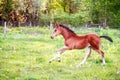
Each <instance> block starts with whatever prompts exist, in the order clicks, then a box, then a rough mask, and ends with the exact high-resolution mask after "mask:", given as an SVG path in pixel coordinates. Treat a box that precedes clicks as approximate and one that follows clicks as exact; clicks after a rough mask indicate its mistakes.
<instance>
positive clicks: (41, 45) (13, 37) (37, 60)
mask: <svg viewBox="0 0 120 80" xmlns="http://www.w3.org/2000/svg"><path fill="white" fill-rule="evenodd" d="M2 29H3V27H0V80H120V30H119V29H109V28H108V29H102V28H101V29H99V28H83V27H79V28H72V30H74V31H75V32H76V33H77V34H79V35H84V34H87V33H96V34H98V35H107V36H110V37H112V39H113V41H114V42H113V43H111V42H109V41H107V40H105V39H101V41H102V45H101V48H102V50H103V51H104V52H105V60H106V65H105V66H102V65H101V64H102V61H101V55H99V54H98V53H96V52H95V51H93V50H92V54H91V56H90V58H89V59H88V60H87V62H86V63H85V64H84V65H83V66H81V67H80V68H76V65H77V64H79V63H80V62H81V61H82V59H83V58H84V56H85V52H86V50H87V49H83V50H72V51H66V52H64V53H63V55H61V60H62V62H60V63H59V62H58V61H57V60H56V61H54V62H53V63H51V64H49V63H48V61H49V60H50V59H51V58H52V57H53V56H54V55H55V54H56V52H57V50H59V48H61V47H62V46H63V45H64V40H63V38H62V37H61V36H58V37H56V38H55V39H53V40H52V39H51V38H50V35H51V32H52V29H50V28H49V27H42V28H41V27H19V28H11V32H9V33H7V36H6V38H4V34H3V32H2Z"/></svg>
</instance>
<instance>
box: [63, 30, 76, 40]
mask: <svg viewBox="0 0 120 80" xmlns="http://www.w3.org/2000/svg"><path fill="white" fill-rule="evenodd" d="M61 35H62V36H63V37H64V39H65V40H67V39H69V38H71V37H73V36H76V34H75V33H72V32H70V31H67V30H65V29H63V30H62V33H61Z"/></svg>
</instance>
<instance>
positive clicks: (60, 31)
mask: <svg viewBox="0 0 120 80" xmlns="http://www.w3.org/2000/svg"><path fill="white" fill-rule="evenodd" d="M57 35H62V36H63V38H64V45H65V46H64V47H62V48H61V49H60V50H59V51H58V52H57V55H56V56H54V57H53V58H52V59H51V60H50V61H49V63H51V62H52V61H53V60H55V59H56V58H58V61H59V62H60V61H61V60H60V55H61V54H62V53H63V52H64V51H65V50H72V49H84V48H86V47H88V51H87V53H86V56H85V57H84V59H83V61H82V62H81V63H80V64H78V65H77V67H79V66H81V65H82V64H84V63H85V61H86V60H87V58H88V57H89V56H90V54H91V49H93V50H95V51H96V52H98V53H99V54H101V56H102V63H103V65H105V59H104V52H103V51H102V50H101V49H100V45H101V42H100V38H105V39H107V40H109V41H110V42H113V40H112V39H111V38H110V37H108V36H98V35H96V34H86V35H84V36H78V35H77V34H75V33H74V32H73V31H72V30H71V29H69V28H68V27H66V26H64V25H62V24H56V26H55V28H54V30H53V33H52V36H51V38H52V39H54V38H55V37H56V36H57Z"/></svg>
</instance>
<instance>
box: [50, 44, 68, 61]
mask: <svg viewBox="0 0 120 80" xmlns="http://www.w3.org/2000/svg"><path fill="white" fill-rule="evenodd" d="M65 50H70V48H68V47H66V46H64V47H63V48H61V49H60V50H59V51H58V52H57V54H56V55H55V56H54V57H53V58H52V59H51V60H50V61H49V63H51V62H52V61H54V60H55V59H56V58H58V62H61V60H60V55H61V54H62V53H63V52H65Z"/></svg>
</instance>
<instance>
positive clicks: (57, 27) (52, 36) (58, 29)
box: [51, 24, 62, 39]
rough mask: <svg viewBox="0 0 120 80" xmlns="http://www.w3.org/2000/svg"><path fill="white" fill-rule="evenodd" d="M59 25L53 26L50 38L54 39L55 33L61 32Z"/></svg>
mask: <svg viewBox="0 0 120 80" xmlns="http://www.w3.org/2000/svg"><path fill="white" fill-rule="evenodd" d="M61 32H62V31H61V27H60V25H59V24H56V25H55V28H54V30H53V32H52V35H51V39H54V38H55V37H56V36H57V35H59V34H61Z"/></svg>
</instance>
